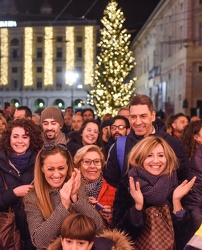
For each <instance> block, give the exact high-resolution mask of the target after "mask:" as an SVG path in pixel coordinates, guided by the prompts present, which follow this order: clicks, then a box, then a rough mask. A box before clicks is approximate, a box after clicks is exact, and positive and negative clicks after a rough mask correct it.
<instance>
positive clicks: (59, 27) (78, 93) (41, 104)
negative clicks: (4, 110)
mask: <svg viewBox="0 0 202 250" xmlns="http://www.w3.org/2000/svg"><path fill="white" fill-rule="evenodd" d="M11 6H12V8H11ZM13 6H14V1H13V0H3V1H0V107H2V106H3V104H4V102H10V103H12V104H15V105H16V106H18V105H26V106H28V107H30V108H31V110H32V111H33V112H34V111H36V110H38V109H43V108H45V107H47V106H58V107H60V108H61V109H64V108H66V107H67V106H72V105H73V106H74V109H77V108H85V107H87V106H88V105H87V98H88V96H87V91H88V90H89V85H90V84H91V83H92V81H93V73H94V64H95V58H96V44H97V31H98V28H99V27H98V26H97V24H96V21H89V20H86V19H73V18H72V19H68V20H63V19H61V18H59V19H58V20H54V18H53V17H52V18H50V15H49V13H50V11H51V9H50V8H49V6H48V5H44V6H43V9H42V15H40V17H36V18H32V17H30V16H28V15H27V17H25V16H23V18H22V17H21V16H20V15H17V14H16V10H15V9H14V8H13ZM1 10H3V11H2V12H1ZM6 10H10V11H11V12H12V13H8V14H5V13H7V12H6ZM30 19H31V20H30Z"/></svg>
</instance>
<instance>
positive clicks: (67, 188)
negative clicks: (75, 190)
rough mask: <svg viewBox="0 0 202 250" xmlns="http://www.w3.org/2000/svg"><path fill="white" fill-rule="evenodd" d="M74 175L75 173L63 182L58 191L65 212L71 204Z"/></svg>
mask: <svg viewBox="0 0 202 250" xmlns="http://www.w3.org/2000/svg"><path fill="white" fill-rule="evenodd" d="M74 175H75V173H73V174H72V176H71V178H70V179H69V180H68V181H67V182H65V183H64V185H63V187H62V188H61V189H60V198H61V202H62V204H63V206H64V207H65V208H66V209H67V210H68V209H69V206H70V203H71V199H70V195H71V191H72V187H73V180H74Z"/></svg>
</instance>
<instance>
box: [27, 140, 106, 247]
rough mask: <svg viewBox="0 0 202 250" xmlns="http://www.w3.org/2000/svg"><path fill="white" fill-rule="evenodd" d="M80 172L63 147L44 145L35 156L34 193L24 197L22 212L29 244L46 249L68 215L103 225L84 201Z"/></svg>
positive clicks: (98, 228) (96, 214) (56, 235)
mask: <svg viewBox="0 0 202 250" xmlns="http://www.w3.org/2000/svg"><path fill="white" fill-rule="evenodd" d="M80 176H81V175H80V171H79V170H77V169H73V162H72V158H71V155H70V153H69V151H68V150H67V148H66V146H65V145H64V144H57V145H53V144H47V145H44V146H43V148H42V150H41V151H40V152H39V153H38V155H37V158H36V162H35V171H34V189H33V190H32V191H31V192H30V193H29V194H28V195H27V196H26V197H25V211H26V213H27V221H28V226H29V230H30V235H31V239H32V242H33V244H34V245H35V246H36V248H37V249H44V248H47V247H48V245H49V244H50V243H51V241H52V240H54V239H55V238H56V237H58V236H59V233H60V229H61V226H62V223H63V221H64V220H65V218H66V217H67V216H68V215H70V214H72V213H78V212H80V213H83V214H86V215H89V216H90V217H91V218H92V219H93V220H94V221H95V224H96V226H97V230H98V231H99V230H101V229H103V228H104V223H103V220H102V217H101V216H100V214H98V213H97V212H96V211H95V209H94V208H93V207H92V205H91V204H90V203H89V201H88V197H87V196H86V194H85V192H84V187H82V186H81V180H80Z"/></svg>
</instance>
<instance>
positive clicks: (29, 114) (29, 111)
mask: <svg viewBox="0 0 202 250" xmlns="http://www.w3.org/2000/svg"><path fill="white" fill-rule="evenodd" d="M17 110H24V111H25V117H26V118H31V119H32V111H31V109H30V108H28V107H27V106H20V107H18V108H17Z"/></svg>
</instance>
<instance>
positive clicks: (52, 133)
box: [41, 106, 67, 145]
mask: <svg viewBox="0 0 202 250" xmlns="http://www.w3.org/2000/svg"><path fill="white" fill-rule="evenodd" d="M41 125H42V129H43V136H44V144H55V145H56V144H60V143H61V144H65V145H66V144H67V139H66V137H65V134H64V133H62V131H61V128H62V127H63V125H64V118H63V114H62V111H61V110H60V109H59V108H56V107H51V106H49V107H47V108H45V109H44V110H43V111H42V112H41Z"/></svg>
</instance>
